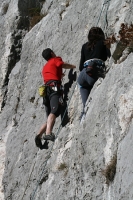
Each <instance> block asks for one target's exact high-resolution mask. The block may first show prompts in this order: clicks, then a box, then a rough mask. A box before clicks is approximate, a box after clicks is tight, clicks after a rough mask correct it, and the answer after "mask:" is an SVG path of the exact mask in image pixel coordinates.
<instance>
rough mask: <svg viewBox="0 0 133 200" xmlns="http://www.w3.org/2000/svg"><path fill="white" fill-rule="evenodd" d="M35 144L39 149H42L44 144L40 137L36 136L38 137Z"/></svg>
mask: <svg viewBox="0 0 133 200" xmlns="http://www.w3.org/2000/svg"><path fill="white" fill-rule="evenodd" d="M35 144H36V146H37V147H39V148H40V149H42V142H41V138H40V137H39V135H36V137H35Z"/></svg>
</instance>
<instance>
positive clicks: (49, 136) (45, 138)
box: [43, 133, 55, 142]
mask: <svg viewBox="0 0 133 200" xmlns="http://www.w3.org/2000/svg"><path fill="white" fill-rule="evenodd" d="M43 139H44V140H51V141H52V142H54V140H55V135H54V134H53V133H52V134H50V135H45V136H44V137H43Z"/></svg>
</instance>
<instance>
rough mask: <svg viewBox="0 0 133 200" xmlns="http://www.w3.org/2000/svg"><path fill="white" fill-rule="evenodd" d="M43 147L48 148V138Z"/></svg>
mask: <svg viewBox="0 0 133 200" xmlns="http://www.w3.org/2000/svg"><path fill="white" fill-rule="evenodd" d="M42 149H48V141H47V140H46V141H45V142H44V144H43V145H42V147H41V150H42Z"/></svg>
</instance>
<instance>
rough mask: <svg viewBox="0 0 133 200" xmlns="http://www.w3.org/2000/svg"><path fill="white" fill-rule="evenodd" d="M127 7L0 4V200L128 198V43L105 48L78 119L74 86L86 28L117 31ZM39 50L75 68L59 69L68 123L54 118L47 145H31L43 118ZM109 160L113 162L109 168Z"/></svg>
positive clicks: (59, 1) (131, 193) (131, 138)
mask: <svg viewBox="0 0 133 200" xmlns="http://www.w3.org/2000/svg"><path fill="white" fill-rule="evenodd" d="M132 6H133V1H132V0H128V1H126V2H125V1H124V0H122V1H121V0H115V1H113V2H112V1H107V2H106V3H103V1H101V0H100V1H98V2H97V1H86V0H82V1H78V0H56V1H53V0H45V1H41V0H39V1H37V2H36V1H33V0H32V1H28V0H25V1H19V0H11V1H8V0H6V1H2V0H1V1H0V30H1V31H0V34H1V37H0V46H1V51H0V60H1V67H0V83H1V84H0V105H1V114H0V124H1V126H0V181H1V184H0V199H1V200H4V199H5V200H29V199H31V200H32V199H36V200H44V199H45V200H74V199H75V200H95V199H97V200H102V199H104V200H127V199H128V200H132V199H133V190H132V187H133V175H132V174H133V173H132V165H133V157H132V148H133V147H132V143H133V135H132V130H133V121H132V118H133V92H132V90H133V78H132V74H133V67H132V66H133V54H132V50H131V48H130V51H127V49H125V47H124V48H123V49H121V47H120V45H119V43H118V44H114V45H112V46H111V52H112V55H113V58H114V59H113V58H112V57H111V58H110V60H108V62H107V65H108V68H109V71H108V73H107V74H106V77H105V79H103V80H98V81H97V82H96V84H95V85H94V87H93V89H92V91H91V94H90V96H89V99H88V102H87V105H86V117H85V119H84V120H83V121H82V122H81V123H80V122H79V115H80V112H81V109H82V104H81V98H80V95H79V88H78V85H77V83H76V75H78V73H79V71H78V64H79V60H80V50H81V46H82V44H83V43H84V42H86V40H87V34H88V31H89V29H90V27H92V26H100V27H101V28H103V30H104V31H105V32H106V33H107V34H108V35H110V34H112V33H115V34H116V35H117V34H118V32H119V30H120V25H121V23H128V24H130V23H131V22H132V21H133V11H132ZM38 10H41V16H40V18H39V15H38ZM31 11H32V14H31ZM33 11H34V12H33ZM33 13H34V14H33ZM34 16H37V17H35V18H34ZM36 19H37V20H38V21H39V20H40V21H39V22H38V23H37V24H36V25H35V26H33V22H34V23H36ZM34 20H35V21H34ZM31 21H32V27H31ZM47 47H50V48H52V49H53V50H54V51H55V53H56V54H57V55H60V56H61V57H62V58H63V60H64V61H66V62H69V63H72V64H75V65H76V66H77V69H76V70H75V71H71V70H70V71H68V72H66V78H65V79H64V81H63V84H64V85H65V90H66V99H67V98H68V101H67V104H68V107H67V109H65V113H66V114H67V115H68V118H69V119H70V120H69V122H68V120H67V117H66V116H65V120H64V121H63V126H60V124H61V119H60V117H59V118H58V119H57V121H56V124H55V126H54V132H55V134H56V135H57V139H56V140H55V142H54V143H52V142H51V143H49V149H48V150H38V149H37V148H36V146H35V144H34V138H35V135H36V133H37V131H38V129H39V128H40V126H41V124H42V123H43V122H44V121H45V120H46V117H45V111H44V108H43V107H42V99H41V98H40V97H39V95H38V91H37V90H38V87H39V85H40V84H42V83H43V81H42V77H41V69H42V66H43V65H44V63H45V61H44V60H43V58H42V56H41V52H42V50H43V49H44V48H47ZM123 51H126V52H127V54H126V56H125V54H124V58H123V54H122V53H123ZM63 113H64V110H63ZM113 157H115V159H116V160H117V163H114V164H113V165H111V164H112V163H111V162H112V158H113ZM115 171H116V172H115Z"/></svg>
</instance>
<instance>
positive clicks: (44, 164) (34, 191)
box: [21, 0, 111, 200]
mask: <svg viewBox="0 0 133 200" xmlns="http://www.w3.org/2000/svg"><path fill="white" fill-rule="evenodd" d="M110 1H111V0H108V1H107V0H105V1H104V3H103V5H102V9H101V11H100V14H99V17H98V21H97V23H96V26H98V23H99V21H100V18H101V15H102V12H103V8H104V6H105V5H106V4H107V3H108V2H110ZM108 6H109V5H108V4H107V10H108ZM107 10H106V16H105V18H106V20H105V22H106V23H107ZM104 28H105V25H104ZM76 85H77V81H76V83H75V86H74V87H73V90H72V92H71V95H70V98H69V100H68V103H67V106H66V109H65V111H64V114H63V117H62V120H61V123H60V125H59V128H58V130H57V133H56V134H55V138H57V136H58V134H59V132H60V130H61V127H62V122H63V120H64V117H65V115H66V112H67V110H68V106H69V104H70V101H71V98H72V96H73V93H74V90H75V88H76ZM53 145H54V143H52V145H51V149H50V151H49V154H48V156H47V157H46V160H45V161H44V163H43V168H42V172H41V174H40V177H39V179H38V181H37V184H36V187H35V189H34V190H33V193H31V196H30V200H34V198H35V194H36V192H37V189H38V186H39V184H40V181H41V178H42V175H43V173H44V171H45V167H46V164H47V161H48V160H49V158H50V157H51V153H52V149H53ZM36 159H37V156H36ZM35 164H36V161H35V162H34V165H33V167H32V170H31V173H30V175H29V178H28V181H27V184H26V188H25V190H24V194H23V196H22V199H21V200H23V198H24V195H25V192H26V190H27V187H28V184H29V182H30V178H31V175H32V172H33V170H34V166H35Z"/></svg>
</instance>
